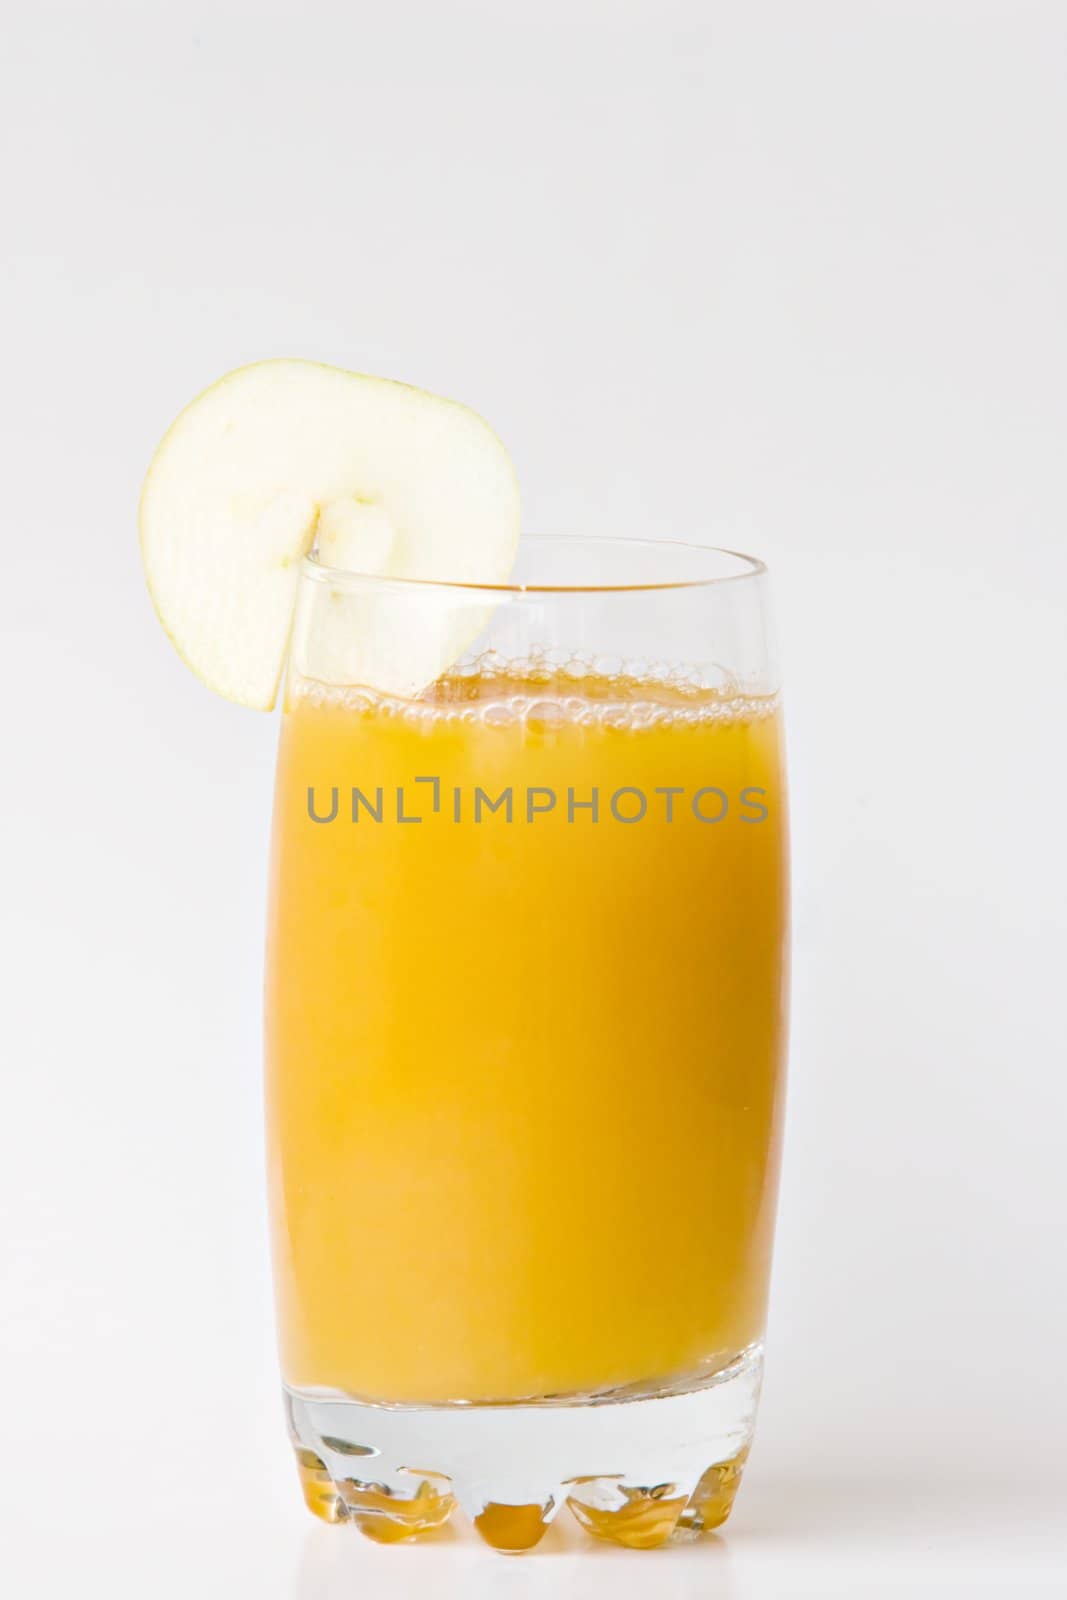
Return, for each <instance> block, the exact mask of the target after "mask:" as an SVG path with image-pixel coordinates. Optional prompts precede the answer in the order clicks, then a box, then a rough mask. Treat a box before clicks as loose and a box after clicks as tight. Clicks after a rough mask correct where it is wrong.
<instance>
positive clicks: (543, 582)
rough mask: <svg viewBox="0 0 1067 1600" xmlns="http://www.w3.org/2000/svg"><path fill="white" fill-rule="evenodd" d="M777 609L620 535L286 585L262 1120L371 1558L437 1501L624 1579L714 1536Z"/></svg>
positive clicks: (782, 824) (765, 1077)
mask: <svg viewBox="0 0 1067 1600" xmlns="http://www.w3.org/2000/svg"><path fill="white" fill-rule="evenodd" d="M766 587H767V579H766V573H765V569H764V567H763V565H762V563H761V562H759V561H758V560H754V559H752V558H750V557H747V556H743V555H738V554H735V553H733V552H729V551H724V550H718V549H711V548H707V547H704V546H699V545H685V544H678V543H666V542H644V541H638V540H623V539H589V538H579V537H574V538H561V539H529V540H527V541H524V543H523V545H522V547H521V551H520V561H519V565H518V567H517V569H516V575H515V578H514V580H513V582H512V583H511V584H509V585H507V586H502V587H479V586H477V585H464V584H450V583H442V582H420V581H415V580H402V579H386V578H375V577H363V576H361V575H359V574H358V573H347V572H339V571H336V570H333V569H331V568H329V567H326V566H324V565H322V564H320V563H319V562H318V561H317V560H316V559H315V558H314V557H313V556H312V557H308V558H306V559H305V560H304V562H303V567H302V573H301V578H300V596H299V600H298V606H297V614H296V621H295V624H294V632H293V641H292V648H291V655H290V670H289V678H288V683H287V688H286V694H285V704H284V714H283V724H282V733H281V744H280V750H279V757H278V777H277V789H276V796H275V817H274V837H273V859H272V869H271V912H270V934H269V949H268V964H267V992H266V1000H267V1063H266V1080H267V1127H268V1152H269V1181H270V1200H271V1214H272V1234H273V1253H274V1270H275V1284H276V1298H277V1308H278V1322H279V1332H280V1349H281V1365H282V1372H283V1379H284V1392H285V1404H286V1413H287V1417H288V1423H289V1429H290V1434H291V1438H292V1442H293V1447H294V1451H295V1454H296V1459H297V1464H298V1468H299V1473H300V1478H301V1481H302V1484H303V1489H304V1494H305V1497H306V1499H307V1503H308V1505H309V1506H310V1508H311V1509H312V1510H313V1511H314V1512H316V1513H317V1514H318V1515H319V1516H321V1517H323V1518H324V1519H325V1520H327V1521H331V1522H333V1521H351V1522H354V1523H355V1524H357V1526H358V1527H360V1528H361V1529H362V1530H363V1532H364V1533H366V1534H368V1535H369V1536H371V1537H372V1538H376V1539H378V1540H382V1541H386V1542H391V1541H394V1540H398V1539H404V1538H412V1537H417V1536H418V1535H420V1534H423V1533H425V1532H427V1531H428V1530H430V1529H433V1528H435V1527H438V1526H440V1525H441V1524H443V1523H444V1522H445V1521H447V1520H448V1519H449V1517H450V1516H451V1515H452V1514H453V1512H454V1511H455V1510H456V1508H457V1507H458V1508H459V1510H460V1511H461V1512H462V1513H463V1514H465V1516H466V1517H467V1518H468V1519H470V1521H472V1522H473V1523H474V1526H475V1527H476V1528H477V1530H478V1531H479V1533H480V1534H481V1535H482V1536H483V1538H484V1539H485V1540H486V1541H487V1542H488V1543H489V1544H490V1545H492V1546H494V1547H496V1548H497V1549H501V1550H507V1551H518V1550H524V1549H528V1548H530V1547H532V1546H533V1545H534V1544H536V1542H537V1540H538V1539H539V1538H540V1537H541V1535H542V1533H543V1532H544V1529H545V1528H546V1526H547V1525H548V1523H549V1522H550V1521H551V1519H552V1518H553V1516H554V1515H555V1514H556V1512H557V1511H559V1510H560V1508H561V1507H563V1506H568V1507H569V1508H570V1510H571V1511H572V1513H573V1514H574V1515H575V1516H576V1517H577V1519H578V1520H579V1522H580V1523H582V1524H583V1526H584V1527H585V1528H586V1529H588V1531H589V1532H590V1533H592V1534H594V1535H596V1536H598V1537H601V1538H606V1539H610V1540H614V1541H616V1542H618V1543H621V1544H624V1545H630V1546H637V1547H650V1546H653V1545H657V1544H660V1543H662V1542H664V1541H665V1540H666V1539H668V1538H669V1537H670V1536H671V1535H672V1533H674V1532H675V1530H676V1529H687V1530H689V1531H690V1532H694V1531H695V1532H699V1531H702V1530H706V1529H711V1528H715V1527H717V1526H719V1525H720V1524H721V1523H722V1522H723V1521H724V1520H725V1519H726V1517H727V1515H728V1514H729V1511H730V1508H731V1505H732V1502H733V1498H734V1495H735V1493H736V1490H737V1487H738V1483H739V1480H740V1476H741V1472H742V1469H743V1466H744V1462H745V1458H746V1455H747V1453H748V1449H749V1445H750V1441H751V1438H752V1431H753V1424H754V1419H755V1412H756V1406H757V1401H758V1395H759V1387H760V1378H761V1371H762V1362H763V1355H762V1350H763V1344H762V1341H763V1334H764V1317H765V1306H766V1299H767V1287H768V1274H769V1267H770V1257H771V1245H772V1234H773V1223H774V1209H775V1195H776V1184H777V1169H778V1149H779V1130H780V1120H781V1106H782V1075H783V1067H784V1054H785V1033H786V1000H787V938H788V885H787V842H786V793H785V779H784V772H783V757H782V729H781V714H780V709H779V683H778V677H777V670H776V666H775V658H774V652H773V648H772V645H771V641H770V633H769V623H768V615H767V596H766ZM357 639H358V640H359V641H360V643H359V649H358V650H355V649H349V648H348V646H349V644H350V643H351V641H353V640H357ZM368 641H370V643H369V644H368ZM442 663H447V664H442ZM408 667H410V671H408V670H406V669H407V668H408ZM398 685H399V687H398Z"/></svg>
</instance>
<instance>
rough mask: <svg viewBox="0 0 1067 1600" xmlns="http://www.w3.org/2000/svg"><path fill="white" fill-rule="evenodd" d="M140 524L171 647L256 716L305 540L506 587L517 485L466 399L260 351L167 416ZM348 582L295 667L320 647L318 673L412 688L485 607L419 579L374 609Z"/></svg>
mask: <svg viewBox="0 0 1067 1600" xmlns="http://www.w3.org/2000/svg"><path fill="white" fill-rule="evenodd" d="M140 524H141V552H142V556H143V559H144V567H145V576H146V578H147V581H148V588H149V592H150V593H151V596H152V600H153V602H154V604H155V607H156V610H157V612H158V614H159V618H160V621H161V622H162V624H163V627H164V628H165V630H166V632H167V633H168V635H169V636H170V639H171V641H172V642H173V644H174V645H175V647H176V649H177V650H178V653H179V654H180V655H181V656H182V658H183V659H184V660H185V661H186V662H187V664H188V665H189V666H190V667H191V668H192V669H193V671H194V672H195V673H196V674H197V676H198V677H200V678H201V679H202V680H203V681H204V682H205V683H206V684H207V685H208V687H209V688H211V689H214V690H215V691H216V692H217V693H218V694H221V695H224V696H225V697H226V698H227V699H228V700H235V701H237V702H238V703H239V704H241V705H246V706H254V707H256V708H257V709H260V710H264V711H267V710H270V708H271V707H272V706H273V705H274V702H275V699H276V696H277V692H278V684H279V681H280V678H281V674H282V668H283V666H284V663H285V656H286V651H287V648H288V645H289V637H290V632H291V629H292V622H293V610H294V605H295V602H296V595H297V588H298V584H299V577H300V562H301V558H302V557H303V556H305V555H306V554H307V553H308V551H309V550H310V549H311V548H312V546H313V545H314V544H315V543H316V539H317V555H318V557H319V560H320V561H321V562H322V563H323V564H324V565H328V566H332V567H340V568H343V569H345V570H348V571H353V572H357V573H363V574H365V575H371V576H374V575H377V576H385V577H391V578H422V579H432V580H437V581H440V582H449V581H451V582H453V583H458V584H462V583H468V584H490V585H491V584H500V583H506V582H507V580H508V576H509V574H510V572H511V567H512V564H513V562H514V559H515V551H516V547H517V545H518V538H519V497H518V488H517V485H516V481H515V472H514V469H513V467H512V464H511V460H510V458H509V456H508V454H507V451H506V450H505V449H504V447H503V445H502V444H501V443H500V441H499V439H497V437H496V435H495V434H494V433H493V432H492V431H491V429H490V428H489V427H488V426H487V424H486V423H485V422H483V421H482V419H481V418H480V417H479V416H478V415H477V414H476V413H475V412H473V411H469V410H468V409H467V408H466V407H465V406H461V405H457V404H455V403H454V402H453V401H450V400H442V399H439V398H438V397H437V396H435V395H430V394H425V393H423V392H422V391H421V390H419V389H413V388H410V387H408V385H406V384H402V383H394V382H392V381H391V380H389V379H386V378H370V377H364V376H362V375H361V374H358V373H353V372H343V371H340V370H339V369H337V368H334V367H327V366H320V365H319V364H318V363H316V362H311V361H263V362H259V363H258V364H256V365H254V366H250V367H241V368H240V369H238V371H236V372H231V373H230V374H228V376H226V377H224V378H222V379H220V380H219V382H218V383H216V384H215V385H213V387H212V388H210V389H207V390H205V392H204V393H203V394H202V395H200V396H199V397H198V398H197V399H196V400H194V401H193V402H192V404H191V405H189V406H187V407H186V409H185V410H184V411H183V412H182V413H181V415H180V416H179V417H178V419H177V421H176V422H174V424H173V425H172V426H171V428H170V431H169V432H168V433H167V434H166V436H165V437H164V439H163V441H162V443H161V444H160V446H159V448H158V450H157V451H156V454H155V457H154V459H153V461H152V464H151V466H150V467H149V469H148V475H147V477H146V479H145V484H144V490H143V492H142V495H141V510H140ZM315 587H316V588H318V587H319V586H318V585H316V586H315ZM359 587H360V586H359V584H358V582H357V581H356V580H353V582H352V583H351V584H348V583H347V580H346V588H345V593H344V594H343V595H342V597H341V603H340V604H339V605H336V606H334V608H333V610H332V611H331V612H329V613H321V614H319V615H318V616H316V617H314V618H313V619H312V621H313V622H314V624H315V626H314V627H313V628H311V629H308V628H305V629H304V637H305V640H306V643H307V651H306V653H307V654H308V655H309V661H308V663H307V665H308V667H310V668H311V669H312V670H313V669H314V660H313V659H312V658H313V656H314V654H315V651H316V650H317V652H318V654H319V656H321V658H322V660H323V663H324V664H325V668H326V675H327V680H328V681H344V680H346V679H347V680H348V681H355V682H360V681H363V682H369V683H370V684H371V686H372V687H380V688H383V689H389V690H395V691H397V692H414V691H415V689H416V688H417V687H419V686H421V685H418V684H416V680H417V679H422V680H424V681H425V682H429V681H430V680H431V679H432V678H433V677H434V676H436V675H437V674H438V673H439V672H440V671H442V670H443V669H444V668H445V667H446V666H448V665H449V664H450V659H451V660H454V659H455V656H456V655H458V654H459V653H460V652H461V651H462V649H463V648H464V647H465V645H466V643H468V642H469V639H470V637H472V635H471V633H470V628H471V627H472V626H473V625H474V621H475V617H474V611H478V612H479V613H480V614H483V613H484V610H485V608H484V607H481V608H477V607H476V608H473V610H472V611H471V614H470V615H469V616H467V618H466V621H465V622H463V623H459V622H457V618H456V616H455V615H452V616H451V617H450V618H449V619H448V620H446V619H445V617H444V607H443V604H442V601H441V600H440V599H437V600H434V599H433V598H432V597H433V596H434V595H435V593H436V594H440V593H442V591H434V590H433V588H432V586H430V585H427V588H426V590H425V597H424V598H423V599H422V601H421V602H420V601H419V600H417V599H416V601H415V602H414V603H413V604H410V605H406V606H400V605H394V606H393V607H392V608H391V611H390V614H389V616H388V617H385V616H384V615H381V614H379V613H380V611H381V608H380V607H378V608H376V607H375V606H374V605H372V604H371V601H370V600H369V599H368V596H367V593H366V589H367V586H366V585H364V586H363V588H364V593H363V594H362V595H361V594H359V593H358V591H359ZM408 592H409V593H412V592H414V586H413V590H412V591H408ZM452 593H454V591H452ZM331 598H333V599H336V598H337V596H336V594H335V595H333V596H331ZM427 611H429V612H430V613H432V614H433V617H434V618H435V619H436V620H435V621H433V622H432V623H431V624H430V630H431V631H430V633H429V634H427V623H426V615H425V614H426V613H427ZM420 613H422V619H421V621H420ZM483 620H484V615H483ZM354 630H355V631H354ZM475 631H477V630H476V629H475ZM461 634H462V635H463V637H462V639H461V637H460V636H461ZM357 635H358V636H357ZM361 673H362V674H363V676H362V678H361V677H360V676H358V674H361ZM353 674H357V676H353ZM427 674H429V676H427ZM339 675H340V676H339ZM376 676H377V678H378V679H379V680H380V681H378V682H375V677H376Z"/></svg>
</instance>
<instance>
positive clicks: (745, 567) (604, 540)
mask: <svg viewBox="0 0 1067 1600" xmlns="http://www.w3.org/2000/svg"><path fill="white" fill-rule="evenodd" d="M564 544H574V545H580V544H593V545H601V546H614V547H618V548H622V549H625V550H637V549H640V550H657V549H665V550H671V551H692V552H693V556H694V561H695V560H696V558H697V557H698V556H704V557H706V556H710V555H717V556H728V557H729V558H730V560H731V561H735V562H737V563H739V565H740V571H737V572H725V573H720V574H718V575H717V576H714V577H693V578H667V579H664V580H663V581H662V582H642V583H471V582H469V581H464V580H462V579H452V578H398V577H388V576H386V575H385V574H383V573H373V572H359V571H356V570H352V569H347V568H344V567H329V566H327V565H326V564H325V562H322V561H320V560H319V559H318V557H317V556H316V555H315V554H314V553H313V552H311V551H309V552H308V553H307V555H305V556H303V557H302V558H301V563H300V565H301V572H302V574H303V576H304V577H307V578H310V579H311V580H312V581H313V582H315V583H333V582H335V581H338V580H340V581H348V582H352V583H361V584H367V585H371V586H374V587H377V588H399V589H401V590H403V589H455V590H460V591H461V592H466V593H471V594H495V595H509V594H510V595H566V594H583V595H590V594H594V595H596V594H645V593H647V594H659V593H662V592H664V591H667V590H673V589H711V588H718V587H719V586H720V585H722V584H727V583H745V582H749V581H751V580H752V579H759V578H763V577H766V575H767V564H766V562H765V561H762V560H761V559H760V557H759V556H750V555H746V554H745V552H744V551H742V550H732V549H730V548H728V547H727V546H725V545H716V544H698V543H697V542H695V541H694V540H686V539H643V538H637V537H630V536H629V535H626V534H610V533H608V534H603V533H578V534H567V533H531V534H523V535H522V537H521V538H520V540H519V552H520V553H521V552H522V551H523V550H525V549H529V547H530V546H531V545H555V546H560V545H564Z"/></svg>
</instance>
